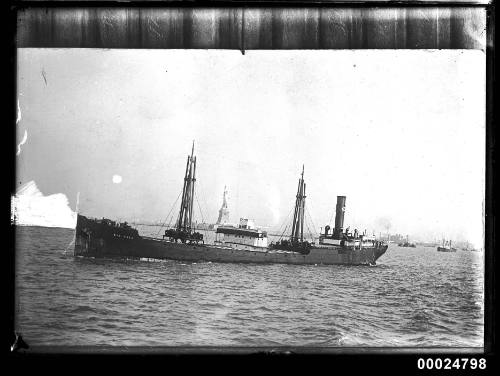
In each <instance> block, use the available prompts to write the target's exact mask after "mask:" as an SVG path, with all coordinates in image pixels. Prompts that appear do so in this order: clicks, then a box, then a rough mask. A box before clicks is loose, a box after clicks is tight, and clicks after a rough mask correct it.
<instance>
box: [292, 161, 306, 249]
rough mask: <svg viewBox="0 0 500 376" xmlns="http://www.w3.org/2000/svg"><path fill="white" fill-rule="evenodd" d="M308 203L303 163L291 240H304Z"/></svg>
mask: <svg viewBox="0 0 500 376" xmlns="http://www.w3.org/2000/svg"><path fill="white" fill-rule="evenodd" d="M305 205H306V183H305V182H304V165H302V175H301V176H300V179H299V185H298V187H297V196H296V200H295V212H294V214H293V222H292V235H291V236H290V240H291V241H292V242H297V241H300V242H302V241H303V240H304V210H305Z"/></svg>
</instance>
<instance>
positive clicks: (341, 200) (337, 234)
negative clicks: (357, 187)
mask: <svg viewBox="0 0 500 376" xmlns="http://www.w3.org/2000/svg"><path fill="white" fill-rule="evenodd" d="M344 213H345V196H337V207H336V209H335V229H334V230H333V236H334V238H335V239H340V238H341V234H342V231H343V230H344Z"/></svg>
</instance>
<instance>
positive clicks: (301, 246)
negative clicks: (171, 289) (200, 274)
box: [74, 143, 387, 265]
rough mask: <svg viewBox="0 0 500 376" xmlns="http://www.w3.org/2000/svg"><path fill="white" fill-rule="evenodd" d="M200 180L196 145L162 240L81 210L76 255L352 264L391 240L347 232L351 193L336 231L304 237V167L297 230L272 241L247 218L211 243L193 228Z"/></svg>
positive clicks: (373, 256) (368, 259) (371, 257)
mask: <svg viewBox="0 0 500 376" xmlns="http://www.w3.org/2000/svg"><path fill="white" fill-rule="evenodd" d="M195 182H196V156H195V155H194V143H193V148H192V150H191V155H188V157H187V163H186V171H185V176H184V185H183V190H182V200H181V206H180V210H179V214H178V217H177V221H176V225H175V228H171V229H167V230H165V232H164V234H163V236H162V237H161V238H155V237H147V236H141V235H140V234H139V232H138V230H137V229H136V228H134V227H132V226H130V225H129V224H128V223H127V222H124V223H118V222H115V221H112V220H110V219H106V218H103V219H95V218H88V217H85V216H83V215H80V214H78V217H77V223H76V233H75V248H74V255H75V256H77V257H81V256H83V257H94V258H101V257H106V258H107V257H119V258H139V259H170V260H179V261H191V262H231V263H284V264H326V265H329V264H349V265H375V264H376V261H377V259H378V258H379V257H380V256H382V255H383V254H384V253H385V252H386V250H387V244H385V243H384V242H381V241H377V240H375V239H374V238H370V237H366V235H360V234H358V233H357V231H355V233H354V234H351V233H349V232H348V231H347V230H346V231H345V232H343V229H342V226H343V220H344V211H345V196H339V197H338V198H337V211H336V219H335V229H334V230H333V232H332V233H331V234H330V233H329V226H326V227H325V233H324V234H320V236H319V244H315V243H314V241H307V240H305V239H304V232H303V226H304V210H305V198H306V196H305V182H304V168H303V169H302V175H301V177H300V179H299V187H298V190H297V196H296V203H295V212H294V218H293V223H292V233H291V235H290V237H289V238H287V239H280V240H279V241H277V242H276V243H271V244H269V245H268V239H267V233H266V232H264V231H261V230H259V229H257V228H255V227H254V225H253V223H251V222H249V221H248V219H245V218H242V219H241V220H240V224H239V225H238V226H237V227H236V226H227V225H223V226H219V227H218V228H217V230H216V240H215V241H214V242H213V244H206V243H205V241H204V238H203V234H201V233H200V232H198V231H196V228H195V226H193V199H194V189H195Z"/></svg>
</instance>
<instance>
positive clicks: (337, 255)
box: [75, 215, 387, 265]
mask: <svg viewBox="0 0 500 376" xmlns="http://www.w3.org/2000/svg"><path fill="white" fill-rule="evenodd" d="M386 250H387V245H382V246H380V247H377V248H363V249H351V248H345V247H313V248H311V251H310V253H309V254H307V255H304V254H300V253H294V252H284V251H276V250H271V249H266V250H255V251H251V250H242V249H234V248H230V247H224V246H216V245H207V244H183V243H174V242H170V241H166V240H162V239H154V238H147V237H141V236H138V237H135V238H127V237H121V238H117V237H115V236H113V235H112V234H110V233H109V231H102V229H100V225H99V224H97V223H95V222H93V221H92V220H91V219H88V218H85V217H83V216H80V215H79V216H78V220H77V228H76V239H75V256H84V257H121V258H147V259H170V260H179V261H190V262H200V261H201V262H203V261H205V262H226V263H227V262H229V263H263V264H268V263H276V264H326V265H333V264H344V265H374V264H375V263H376V260H377V259H378V258H379V257H380V256H382V255H383V254H384V253H385V251H386Z"/></svg>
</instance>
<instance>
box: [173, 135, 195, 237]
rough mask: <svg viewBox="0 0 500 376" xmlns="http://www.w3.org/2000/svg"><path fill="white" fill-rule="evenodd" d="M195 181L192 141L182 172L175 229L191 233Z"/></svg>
mask: <svg viewBox="0 0 500 376" xmlns="http://www.w3.org/2000/svg"><path fill="white" fill-rule="evenodd" d="M195 182H196V157H195V156H194V141H193V147H192V149H191V155H188V157H187V162H186V172H185V174H184V186H183V188H182V201H181V208H180V210H179V216H178V217H177V223H176V230H177V231H184V232H187V233H191V232H192V230H193V202H194V184H195Z"/></svg>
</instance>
